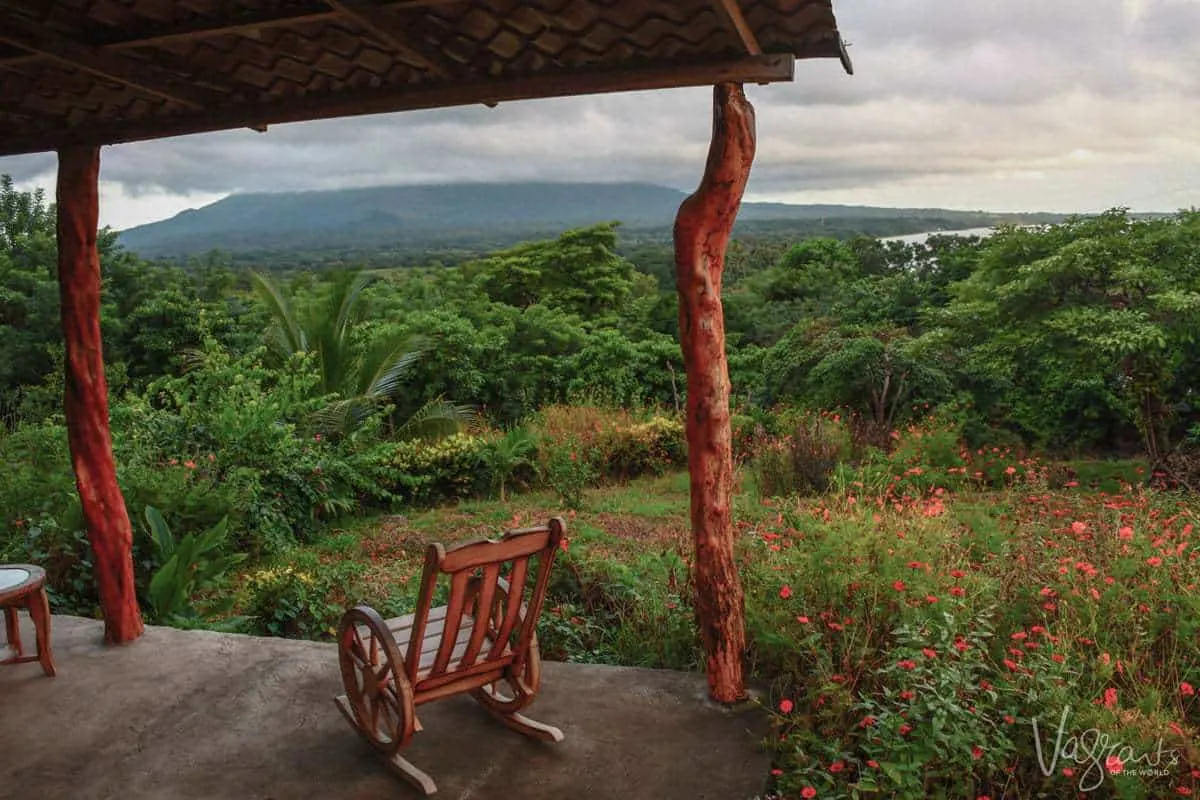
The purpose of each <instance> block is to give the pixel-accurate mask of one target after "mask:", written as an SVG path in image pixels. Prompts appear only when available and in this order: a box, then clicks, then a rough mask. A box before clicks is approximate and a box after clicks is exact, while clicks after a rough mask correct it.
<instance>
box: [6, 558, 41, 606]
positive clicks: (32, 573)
mask: <svg viewBox="0 0 1200 800" xmlns="http://www.w3.org/2000/svg"><path fill="white" fill-rule="evenodd" d="M45 582H46V573H45V572H44V571H43V570H42V568H41V567H35V566H33V565H31V564H0V600H8V599H10V598H13V597H20V596H21V595H23V594H26V593H27V592H30V591H33V590H34V589H37V588H38V587H40V586H41V585H42V584H43V583H45Z"/></svg>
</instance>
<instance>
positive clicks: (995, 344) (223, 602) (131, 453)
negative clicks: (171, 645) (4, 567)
mask: <svg viewBox="0 0 1200 800" xmlns="http://www.w3.org/2000/svg"><path fill="white" fill-rule="evenodd" d="M618 236H619V229H618V228H617V227H615V226H613V225H602V226H596V227H591V228H586V229H580V230H573V231H568V232H566V233H563V234H562V235H561V236H559V237H558V238H557V239H553V240H547V241H536V242H530V243H527V244H522V245H518V246H515V247H512V248H509V249H507V250H502V251H499V252H494V253H491V254H487V255H481V256H478V257H475V258H473V259H470V260H468V261H466V262H464V263H462V264H459V265H457V266H453V267H445V266H436V265H432V266H428V267H423V268H421V267H416V268H403V269H400V268H396V269H374V270H356V271H328V270H326V271H297V272H293V273H291V274H283V273H280V272H279V271H274V272H269V273H268V272H262V273H255V272H252V271H242V270H235V269H233V268H231V267H230V265H229V264H228V263H227V262H226V261H224V259H223V258H222V257H221V256H220V255H219V254H211V255H209V256H206V257H204V258H200V259H197V260H195V261H193V262H192V263H190V264H188V265H187V266H178V265H168V264H156V263H149V262H146V261H143V260H140V259H138V258H137V257H135V256H133V255H132V254H130V253H129V252H126V251H123V250H122V249H121V248H120V247H119V246H118V244H117V242H116V239H115V237H114V236H113V235H112V234H111V233H108V232H105V233H103V234H102V235H101V237H100V242H99V248H100V253H101V267H102V272H103V276H104V297H103V303H104V307H103V320H102V324H103V333H104V339H105V355H106V360H107V367H108V379H109V388H110V397H111V417H112V430H113V439H114V449H115V454H116V460H117V464H118V478H119V481H120V484H121V487H122V490H123V492H124V494H125V498H126V501H127V504H128V507H129V511H130V516H131V517H132V518H133V520H134V527H135V531H136V535H135V570H136V573H137V579H138V586H139V591H140V593H141V595H142V600H143V608H144V609H145V610H146V612H147V614H148V616H149V618H150V619H151V621H154V622H159V623H165V624H172V625H178V626H207V627H214V626H215V627H225V628H229V629H234V630H241V631H250V632H255V633H264V634H272V635H285V636H303V637H310V638H324V637H328V636H329V634H330V631H331V629H332V626H333V625H334V624H336V620H337V618H338V616H339V615H340V613H341V611H342V610H343V609H344V608H345V607H346V606H347V605H350V604H353V603H357V602H370V603H371V604H373V605H375V606H376V607H377V608H379V609H380V610H381V611H382V612H384V614H385V616H386V615H388V614H391V613H404V612H405V611H407V610H410V608H411V602H412V599H413V598H412V595H413V587H414V586H415V585H416V584H417V583H418V581H417V580H416V579H415V578H416V576H417V575H419V573H420V569H421V553H422V548H423V546H424V544H425V543H426V542H428V541H456V540H459V539H465V538H473V537H477V536H479V535H481V534H491V533H495V532H496V531H497V530H499V529H502V528H503V527H505V526H507V525H518V524H522V523H524V522H528V521H530V520H533V521H543V520H544V519H545V517H546V516H548V515H549V514H550V513H553V512H555V511H556V510H557V509H561V508H563V507H566V508H567V509H568V511H567V512H566V513H567V514H568V515H569V517H570V526H571V541H570V545H569V549H568V552H566V553H564V555H563V557H562V559H561V562H560V563H561V564H562V566H561V568H556V575H555V578H554V581H553V583H552V586H551V589H550V606H549V608H548V611H547V614H546V618H545V619H544V620H543V625H542V626H541V628H540V631H539V635H540V636H541V637H542V646H543V651H544V652H545V653H546V654H547V655H548V656H549V657H551V658H559V659H566V660H586V661H592V662H601V663H624V664H635V665H643V666H655V667H671V668H697V667H698V666H699V665H700V663H701V660H700V659H701V657H700V654H699V645H698V642H697V637H696V632H695V626H694V623H693V619H692V612H691V598H690V591H691V590H690V582H689V579H688V563H689V559H690V557H691V556H690V553H691V546H690V542H689V538H688V523H687V482H686V476H685V475H683V474H681V472H680V470H681V469H682V467H683V466H684V465H685V464H686V445H685V443H684V438H683V433H682V432H683V423H682V417H681V413H680V410H681V408H682V404H683V402H684V400H685V394H686V385H685V384H686V381H685V378H684V374H683V367H682V363H681V358H680V353H679V345H678V340H677V334H678V328H677V324H678V323H677V303H676V298H675V294H674V291H675V290H674V281H673V278H672V266H671V254H670V252H669V250H667V249H665V248H664V247H662V246H660V245H656V244H654V243H641V244H639V245H637V246H635V247H631V248H628V249H627V250H625V251H622V250H620V249H619V247H618V245H619V239H618ZM622 253H624V254H622ZM724 298H725V311H726V318H727V329H728V334H729V362H730V377H731V382H732V387H733V396H734V406H735V408H734V413H735V416H734V450H735V458H736V460H737V466H738V488H737V493H736V497H735V517H736V519H737V526H738V530H739V534H740V535H739V544H738V559H739V567H740V570H741V573H742V576H743V581H744V583H745V586H746V605H747V617H748V633H749V637H750V647H749V651H748V653H747V657H748V662H749V664H750V667H751V669H752V672H753V674H754V676H755V677H756V679H758V680H761V681H763V682H765V683H766V684H768V685H769V686H770V687H771V697H770V707H771V710H772V718H773V721H774V725H775V727H774V728H773V735H772V737H771V744H772V747H773V748H774V753H775V757H774V768H773V769H772V774H771V776H770V777H769V778H768V779H767V780H768V781H769V783H770V785H771V791H772V792H773V793H774V794H772V795H771V796H782V797H788V798H791V797H804V798H811V797H818V796H819V797H872V798H874V797H914V798H916V797H994V798H1000V797H1006V798H1009V797H1011V798H1032V797H1056V796H1068V795H1070V794H1072V793H1074V792H1077V791H1086V792H1093V791H1096V792H1098V794H1096V795H1095V796H1120V797H1129V798H1136V797H1161V796H1166V795H1168V794H1171V795H1179V796H1186V795H1188V794H1190V793H1192V792H1194V791H1200V752H1198V751H1197V748H1196V747H1195V742H1196V741H1197V731H1198V730H1200V700H1197V699H1196V692H1195V688H1196V686H1197V685H1200V635H1198V632H1197V628H1196V619H1197V618H1198V614H1200V607H1198V605H1197V604H1198V603H1200V593H1198V592H1197V585H1198V581H1200V572H1197V570H1198V569H1200V560H1198V553H1197V551H1196V550H1195V549H1194V548H1193V547H1192V546H1191V545H1192V542H1191V537H1192V535H1193V532H1194V529H1195V520H1196V519H1197V517H1200V508H1198V507H1197V504H1196V502H1195V499H1194V497H1193V496H1192V494H1191V492H1190V491H1189V490H1192V489H1194V488H1195V487H1196V486H1197V485H1198V484H1197V482H1196V480H1197V478H1198V477H1200V467H1198V465H1200V459H1197V458H1196V457H1195V455H1194V454H1195V452H1196V447H1195V445H1196V441H1195V440H1196V439H1197V437H1200V427H1198V426H1200V414H1198V412H1197V409H1196V408H1195V404H1194V395H1195V390H1196V387H1197V384H1196V382H1197V380H1200V377H1198V376H1200V349H1198V345H1197V341H1196V335H1195V332H1196V331H1197V330H1200V213H1197V212H1194V211H1193V212H1184V213H1180V214H1179V215H1177V216H1174V217H1171V218H1164V219H1133V218H1131V217H1129V216H1128V215H1127V214H1126V213H1124V212H1123V211H1120V210H1115V211H1111V212H1109V213H1106V214H1103V215H1100V216H1096V217H1091V218H1077V219H1071V220H1068V221H1067V222H1064V223H1062V224H1058V225H1053V226H1049V227H1044V228H1037V229H1018V228H1008V229H1002V230H1001V231H1000V232H999V233H997V234H996V235H994V236H992V237H989V238H987V239H982V240H981V239H976V238H955V237H947V236H934V237H932V238H930V239H929V240H928V241H926V242H924V243H922V244H902V243H898V242H883V241H880V240H877V239H874V238H869V237H858V238H851V239H847V240H835V239H829V238H809V239H804V240H800V241H796V242H790V243H787V244H783V245H781V244H778V243H774V242H761V241H758V242H755V241H739V242H735V243H734V244H733V246H732V248H731V251H730V253H729V258H728V262H727V267H726V272H725V286H724ZM58 325H59V322H58V286H57V282H56V280H55V241H54V212H53V208H52V207H51V206H50V205H49V204H48V203H47V202H46V201H45V198H43V197H42V196H41V195H40V194H37V193H25V192H18V191H15V190H14V189H13V187H12V185H11V183H10V182H9V181H7V179H4V180H2V181H0V418H2V422H0V453H2V454H3V460H4V469H3V470H0V561H18V562H34V563H39V564H42V565H44V566H45V567H46V569H47V573H48V576H49V585H50V588H51V600H52V604H53V606H54V608H55V610H56V611H58V612H66V613H81V614H85V615H92V614H94V613H95V612H96V595H95V589H94V586H93V583H92V576H91V563H90V553H89V549H88V547H87V540H86V533H85V531H84V526H83V521H82V515H81V513H80V510H79V502H78V497H77V494H76V490H75V483H74V477H73V475H72V472H71V469H70V457H69V453H68V450H67V437H66V429H65V422H64V419H63V415H62V403H61V395H62V389H63V386H62V381H63V378H62V362H63V348H62V341H61V335H60V331H59V327H58ZM1116 458H1125V460H1123V461H1120V460H1113V459H1116ZM1097 459H1109V460H1108V461H1103V462H1102V461H1098V460H1097ZM1180 490H1183V491H1180ZM1063 709H1066V711H1064V712H1063V713H1064V716H1063V717H1062V719H1063V723H1062V724H1063V725H1068V728H1069V730H1068V734H1069V735H1076V734H1078V733H1079V731H1081V730H1091V731H1105V732H1110V733H1111V734H1112V735H1113V736H1119V737H1120V739H1121V741H1120V742H1118V743H1117V744H1118V745H1119V748H1117V749H1113V750H1112V752H1100V751H1099V750H1096V749H1095V748H1092V749H1087V747H1085V746H1083V745H1080V744H1079V743H1078V741H1077V740H1069V741H1076V744H1075V745H1074V746H1073V747H1074V749H1073V750H1071V751H1070V752H1068V751H1067V749H1065V748H1060V747H1059V746H1058V745H1054V746H1055V748H1056V749H1055V753H1054V754H1053V755H1054V756H1055V758H1056V759H1057V760H1056V761H1055V762H1054V763H1052V764H1051V766H1050V767H1049V768H1048V769H1047V768H1046V767H1045V765H1044V763H1043V758H1042V754H1041V751H1040V750H1037V748H1038V747H1041V746H1047V747H1048V746H1050V744H1051V743H1052V738H1051V737H1052V736H1053V730H1054V726H1055V724H1056V723H1057V722H1058V719H1059V717H1058V714H1059V712H1060V711H1061V710H1063ZM1066 712H1070V713H1071V714H1072V715H1073V716H1072V717H1071V719H1070V720H1069V723H1068V720H1067V716H1066ZM1037 719H1040V720H1041V722H1042V724H1043V726H1044V728H1045V730H1043V731H1042V733H1041V734H1039V733H1038V732H1037V729H1036V728H1032V729H1031V728H1030V723H1031V722H1032V721H1033V720H1037ZM1114 741H1115V740H1114ZM1164 742H1165V744H1164ZM1126 743H1128V744H1126ZM1156 747H1157V750H1155V748H1156ZM1081 748H1083V749H1081ZM1035 751H1036V752H1037V753H1038V754H1039V755H1038V756H1037V758H1035V756H1034V754H1035ZM1151 753H1158V754H1159V755H1158V757H1165V756H1164V754H1167V753H1169V754H1170V755H1171V757H1172V758H1173V759H1174V760H1173V761H1172V763H1171V764H1170V766H1169V769H1168V768H1167V767H1166V766H1164V765H1162V764H1160V763H1159V762H1157V761H1156V762H1154V763H1153V764H1151V763H1150V762H1149V758H1150V755H1149V754H1151ZM1047 757H1049V756H1047ZM1060 757H1061V758H1060ZM1114 759H1115V761H1114ZM1152 768H1153V769H1152Z"/></svg>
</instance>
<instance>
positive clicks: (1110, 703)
mask: <svg viewBox="0 0 1200 800" xmlns="http://www.w3.org/2000/svg"><path fill="white" fill-rule="evenodd" d="M1116 706H1117V690H1116V689H1114V688H1112V687H1111V686H1110V687H1108V688H1107V689H1105V690H1104V707H1105V708H1116Z"/></svg>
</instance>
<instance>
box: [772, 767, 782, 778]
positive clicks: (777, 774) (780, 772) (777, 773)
mask: <svg viewBox="0 0 1200 800" xmlns="http://www.w3.org/2000/svg"><path fill="white" fill-rule="evenodd" d="M771 774H772V775H774V776H775V777H776V778H778V777H779V776H780V775H782V774H783V770H781V769H779V768H776V769H773V770H771Z"/></svg>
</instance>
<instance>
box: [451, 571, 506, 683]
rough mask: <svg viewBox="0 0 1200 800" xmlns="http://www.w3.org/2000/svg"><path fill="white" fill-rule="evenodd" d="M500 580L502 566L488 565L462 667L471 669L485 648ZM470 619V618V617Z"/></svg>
mask: <svg viewBox="0 0 1200 800" xmlns="http://www.w3.org/2000/svg"><path fill="white" fill-rule="evenodd" d="M499 580H500V564H499V563H494V564H488V565H487V566H486V567H484V569H483V584H482V585H481V586H480V587H479V597H478V599H477V600H476V601H475V625H474V627H473V628H472V630H471V644H470V646H469V647H468V648H467V652H465V653H463V656H462V660H461V661H460V662H459V664H460V666H464V667H469V666H471V665H472V664H474V663H475V658H476V657H477V656H478V655H479V649H480V648H481V647H483V639H484V636H486V635H487V632H488V629H489V628H490V627H491V624H492V600H493V598H494V597H495V596H496V582H497V581H499ZM468 619H470V617H468Z"/></svg>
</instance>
